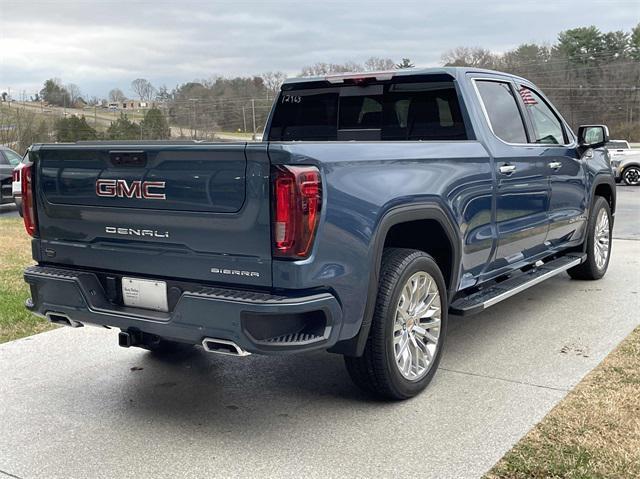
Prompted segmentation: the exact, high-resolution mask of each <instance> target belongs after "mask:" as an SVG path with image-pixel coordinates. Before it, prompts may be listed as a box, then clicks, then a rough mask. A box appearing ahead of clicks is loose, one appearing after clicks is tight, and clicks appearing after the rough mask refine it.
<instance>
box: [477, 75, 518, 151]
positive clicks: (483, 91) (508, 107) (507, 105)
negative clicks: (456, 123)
mask: <svg viewBox="0 0 640 479" xmlns="http://www.w3.org/2000/svg"><path fill="white" fill-rule="evenodd" d="M476 85H477V86H478V91H479V92H480V96H481V97H482V103H483V104H484V108H485V110H486V111H487V115H488V116H489V122H490V123H491V129H492V130H493V133H495V135H496V136H497V137H498V138H500V139H502V140H504V141H506V142H507V143H527V134H526V132H525V129H524V123H523V122H522V116H521V115H520V110H519V109H518V104H517V102H516V98H515V97H514V96H513V91H512V90H511V87H510V85H509V84H508V83H503V82H495V81H477V82H476Z"/></svg>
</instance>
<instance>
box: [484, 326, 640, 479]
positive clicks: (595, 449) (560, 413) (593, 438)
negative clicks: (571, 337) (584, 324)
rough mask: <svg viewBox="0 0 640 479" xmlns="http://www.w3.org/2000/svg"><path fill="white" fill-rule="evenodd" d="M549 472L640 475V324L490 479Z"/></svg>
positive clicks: (487, 478)
mask: <svg viewBox="0 0 640 479" xmlns="http://www.w3.org/2000/svg"><path fill="white" fill-rule="evenodd" d="M547 477H563V478H576V479H577V478H585V479H586V478H637V477H640V328H636V330H635V331H634V332H633V333H631V335H630V336H629V337H628V338H627V339H625V340H624V341H623V342H622V343H621V344H620V346H618V348H617V349H616V350H615V351H613V352H612V353H611V354H609V356H607V358H606V359H605V360H604V361H603V362H602V363H601V364H600V365H599V366H598V367H597V368H596V369H594V370H593V371H592V372H591V373H589V374H588V375H587V376H586V377H585V378H584V379H583V380H582V381H581V382H580V384H578V386H577V387H576V388H575V389H574V390H573V391H571V392H570V393H569V394H568V395H567V397H566V398H565V399H564V400H563V401H562V402H561V403H560V404H558V405H557V406H556V407H555V408H554V409H553V410H552V411H551V412H550V413H549V414H548V415H547V416H546V417H545V418H544V419H543V420H542V421H541V422H540V423H539V424H538V425H537V426H536V427H535V428H534V429H532V430H531V431H530V432H529V434H527V435H526V436H525V437H524V438H523V439H522V440H520V442H519V443H518V444H516V445H515V446H514V447H513V449H512V450H511V451H509V452H508V453H507V454H506V455H505V456H504V457H503V458H502V459H501V460H500V462H498V464H496V465H495V466H494V468H493V469H492V470H491V471H489V473H488V474H487V475H486V476H485V479H495V478H547Z"/></svg>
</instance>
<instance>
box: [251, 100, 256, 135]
mask: <svg viewBox="0 0 640 479" xmlns="http://www.w3.org/2000/svg"><path fill="white" fill-rule="evenodd" d="M251 114H252V116H253V139H254V140H255V139H256V101H255V100H254V99H253V98H252V99H251Z"/></svg>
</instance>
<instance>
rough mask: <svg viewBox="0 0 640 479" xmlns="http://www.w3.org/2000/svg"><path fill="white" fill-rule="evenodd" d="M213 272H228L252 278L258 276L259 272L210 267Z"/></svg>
mask: <svg viewBox="0 0 640 479" xmlns="http://www.w3.org/2000/svg"><path fill="white" fill-rule="evenodd" d="M211 272H212V273H213V274H228V275H232V276H249V277H252V278H259V277H260V273H258V272H257V271H241V270H238V269H224V268H211Z"/></svg>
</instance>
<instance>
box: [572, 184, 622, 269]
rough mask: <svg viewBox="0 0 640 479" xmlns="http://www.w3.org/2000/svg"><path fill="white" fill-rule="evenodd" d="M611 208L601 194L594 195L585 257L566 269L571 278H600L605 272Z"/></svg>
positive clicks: (609, 239)
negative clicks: (580, 261)
mask: <svg viewBox="0 0 640 479" xmlns="http://www.w3.org/2000/svg"><path fill="white" fill-rule="evenodd" d="M611 230H612V224H611V209H610V208H609V203H608V202H607V200H605V199H604V198H603V197H602V196H596V197H595V200H594V202H593V207H592V209H591V213H590V215H589V226H588V227H587V238H586V240H585V241H586V242H587V250H586V253H587V259H586V261H585V262H584V263H582V264H580V265H578V266H575V267H573V268H571V269H569V270H568V271H567V273H569V276H571V277H572V278H573V279H587V280H590V279H600V278H602V277H603V276H604V274H605V273H606V272H607V268H608V267H609V259H610V256H611Z"/></svg>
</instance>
